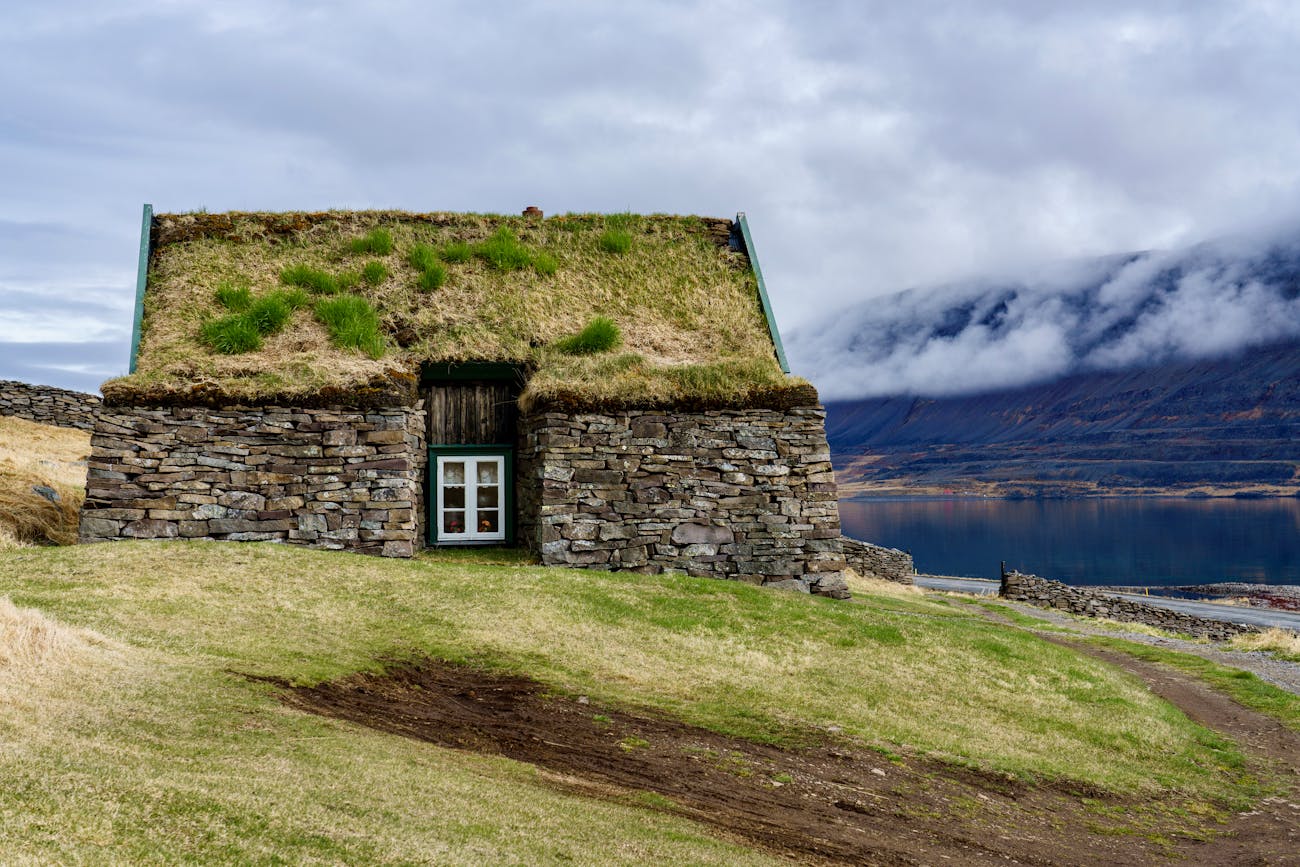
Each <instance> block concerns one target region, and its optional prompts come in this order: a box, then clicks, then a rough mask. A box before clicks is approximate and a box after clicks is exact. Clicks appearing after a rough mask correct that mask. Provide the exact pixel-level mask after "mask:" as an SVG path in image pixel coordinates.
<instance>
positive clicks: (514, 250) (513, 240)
mask: <svg viewBox="0 0 1300 867" xmlns="http://www.w3.org/2000/svg"><path fill="white" fill-rule="evenodd" d="M474 255H476V256H478V257H479V258H480V259H482V260H483V261H485V262H487V263H488V264H489V265H491V266H492V267H493V268H495V269H497V270H498V271H518V270H519V269H520V268H527V267H528V266H529V265H531V264H533V254H532V253H531V252H530V251H529V249H528V248H527V247H525V246H524V245H523V244H522V243H521V242H520V241H519V238H518V236H516V235H515V233H514V232H513V231H512V230H511V229H510V227H509V226H502V227H501V228H499V229H497V231H496V233H495V234H494V235H492V237H490V238H488V239H487V240H486V241H483V242H482V243H480V244H478V245H477V246H476V247H475V248H474Z"/></svg>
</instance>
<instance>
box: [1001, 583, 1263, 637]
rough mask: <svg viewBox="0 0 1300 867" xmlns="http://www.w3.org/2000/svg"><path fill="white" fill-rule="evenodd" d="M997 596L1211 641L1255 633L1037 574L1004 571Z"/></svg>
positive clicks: (1244, 628)
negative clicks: (1141, 624) (1051, 579)
mask: <svg viewBox="0 0 1300 867" xmlns="http://www.w3.org/2000/svg"><path fill="white" fill-rule="evenodd" d="M1000 592H1001V595H1002V596H1003V597H1005V598H1007V599H1010V600H1012V601H1015V602H1027V603H1029V604H1030V605H1037V606H1038V607H1039V608H1058V609H1061V610H1063V611H1068V612H1070V613H1071V614H1078V615H1081V616H1083V617H1107V618H1110V619H1111V620H1120V621H1123V622H1125V623H1145V624H1147V625H1148V626H1155V627H1158V628H1160V629H1167V630H1169V631H1170V632H1181V633H1184V634H1187V635H1195V636H1198V637H1200V638H1210V639H1213V640H1215V641H1226V640H1228V639H1229V638H1232V637H1233V636H1234V635H1241V634H1243V633H1249V632H1258V631H1259V630H1258V629H1256V628H1255V627H1253V626H1246V625H1244V624H1239V623H1228V622H1227V621H1224V620H1210V619H1208V618H1204V617H1193V616H1192V615H1190V614H1183V613H1181V612H1178V611H1171V610H1169V609H1168V608H1161V607H1160V606H1158V605H1146V604H1144V603H1142V602H1134V601H1132V600H1129V599H1125V598H1124V597H1122V596H1114V595H1111V594H1109V593H1101V592H1098V591H1096V590H1087V589H1084V588H1081V587H1071V586H1069V585H1068V584H1062V583H1061V582H1059V581H1049V580H1047V579H1046V578H1039V577H1038V576H1037V575H1023V574H1021V573H1020V572H1014V571H1013V572H1008V573H1006V574H1004V575H1003V576H1002V586H1001V591H1000Z"/></svg>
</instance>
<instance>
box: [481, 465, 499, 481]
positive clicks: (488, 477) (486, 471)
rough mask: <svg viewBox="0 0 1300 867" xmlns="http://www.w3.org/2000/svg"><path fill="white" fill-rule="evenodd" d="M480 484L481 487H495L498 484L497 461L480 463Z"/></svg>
mask: <svg viewBox="0 0 1300 867" xmlns="http://www.w3.org/2000/svg"><path fill="white" fill-rule="evenodd" d="M478 483H479V484H480V485H495V484H496V483H497V462H496V461H482V462H480V463H479V465H478Z"/></svg>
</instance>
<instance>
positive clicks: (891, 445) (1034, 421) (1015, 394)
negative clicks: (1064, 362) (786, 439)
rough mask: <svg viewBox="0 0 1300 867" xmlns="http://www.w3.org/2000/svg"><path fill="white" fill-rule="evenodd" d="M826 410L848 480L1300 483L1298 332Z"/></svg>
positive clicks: (1096, 487) (1019, 484) (924, 487)
mask: <svg viewBox="0 0 1300 867" xmlns="http://www.w3.org/2000/svg"><path fill="white" fill-rule="evenodd" d="M827 413H828V420H827V436H828V438H829V439H830V443H831V450H832V453H833V456H834V458H835V461H836V467H837V470H839V472H840V480H841V484H842V485H843V486H844V487H845V488H846V489H848V490H849V491H852V492H858V493H862V492H867V491H882V490H894V489H900V488H901V489H905V490H911V491H913V492H925V491H931V492H938V491H947V490H961V491H968V492H978V493H992V494H1006V493H1017V492H1022V493H1073V494H1088V493H1108V492H1109V493H1115V492H1119V493H1124V492H1135V493H1136V492H1143V491H1151V490H1175V491H1191V490H1200V491H1202V492H1205V493H1227V492H1234V491H1254V492H1266V493H1293V492H1295V491H1297V490H1300V479H1298V477H1297V470H1298V469H1300V448H1298V447H1297V445H1296V443H1297V442H1300V342H1288V343H1284V344H1279V345H1273V346H1268V347H1264V348H1258V349H1253V350H1247V351H1243V352H1239V353H1237V354H1235V355H1233V356H1229V357H1227V358H1219V359H1211V360H1200V361H1172V362H1166V363H1164V364H1158V365H1155V366H1152V367H1148V368H1144V369H1134V370H1125V371H1116V372H1089V373H1076V374H1073V375H1069V376H1065V377H1063V378H1061V379H1058V380H1055V381H1052V382H1047V383H1041V384H1037V385H1029V386H1021V387H1018V388H1009V389H999V390H993V391H985V392H983V393H979V394H971V395H958V396H952V397H943V398H924V397H914V396H895V397H877V398H865V399H861V400H850V401H831V402H828V403H827Z"/></svg>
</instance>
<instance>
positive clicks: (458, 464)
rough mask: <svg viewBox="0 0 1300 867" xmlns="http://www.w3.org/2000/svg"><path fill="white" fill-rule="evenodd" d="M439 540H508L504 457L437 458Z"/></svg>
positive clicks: (444, 541)
mask: <svg viewBox="0 0 1300 867" xmlns="http://www.w3.org/2000/svg"><path fill="white" fill-rule="evenodd" d="M437 479H438V504H437V506H438V508H437V521H438V524H437V527H438V541H439V542H442V543H447V542H492V541H500V540H503V539H505V537H506V523H505V517H504V515H503V509H504V503H505V497H504V496H503V495H502V485H503V484H504V483H505V481H506V480H505V458H504V457H501V456H495V457H470V456H459V455H457V456H440V457H439V458H438V476H437Z"/></svg>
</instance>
